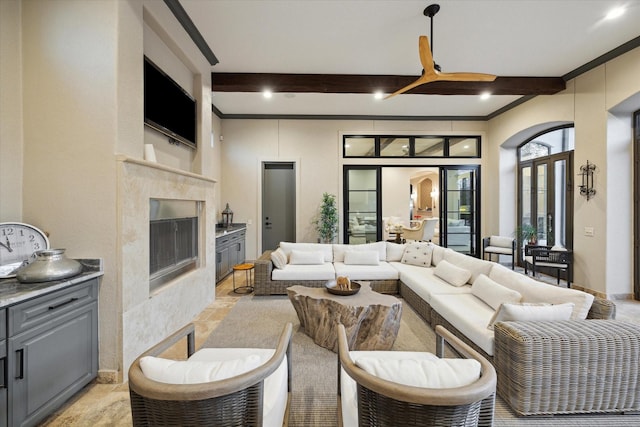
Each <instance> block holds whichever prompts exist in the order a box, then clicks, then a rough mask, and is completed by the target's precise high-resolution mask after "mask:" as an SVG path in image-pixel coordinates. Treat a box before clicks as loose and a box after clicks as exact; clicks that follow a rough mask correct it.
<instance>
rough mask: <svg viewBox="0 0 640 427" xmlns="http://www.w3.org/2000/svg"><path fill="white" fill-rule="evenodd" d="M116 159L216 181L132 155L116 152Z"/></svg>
mask: <svg viewBox="0 0 640 427" xmlns="http://www.w3.org/2000/svg"><path fill="white" fill-rule="evenodd" d="M116 160H117V161H119V162H124V163H133V164H136V165H140V166H146V167H149V168H154V169H159V170H161V171H165V172H171V173H175V174H178V175H183V176H188V177H189V178H195V179H200V180H202V181H207V182H211V183H213V184H215V183H217V182H218V181H216V180H215V179H212V178H207V177H206V176H203V175H199V174H197V173H193V172H187V171H183V170H182V169H176V168H172V167H170V166H165V165H162V164H160V163H156V162H149V161H146V160H141V159H135V158H133V157H129V156H126V155H124V154H118V155H117V156H116Z"/></svg>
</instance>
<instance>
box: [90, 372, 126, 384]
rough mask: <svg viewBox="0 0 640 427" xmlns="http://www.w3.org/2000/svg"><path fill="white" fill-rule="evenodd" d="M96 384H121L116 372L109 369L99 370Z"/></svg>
mask: <svg viewBox="0 0 640 427" xmlns="http://www.w3.org/2000/svg"><path fill="white" fill-rule="evenodd" d="M96 381H97V382H98V384H119V383H120V382H122V381H121V380H120V376H119V375H118V371H114V370H110V369H101V370H99V371H98V377H97V378H96Z"/></svg>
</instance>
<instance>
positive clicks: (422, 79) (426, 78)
mask: <svg viewBox="0 0 640 427" xmlns="http://www.w3.org/2000/svg"><path fill="white" fill-rule="evenodd" d="M432 81H434V79H433V78H431V77H430V76H427V75H426V74H425V75H422V76H421V77H419V78H418V80H416V81H415V82H413V83H411V84H409V85H407V86H405V87H403V88H402V89H399V90H397V91H395V92H393V93H392V94H391V95H387V96H386V97H385V98H384V99H389V98H392V97H394V96H396V95H400V94H401V93H405V92H406V91H408V90H411V89H413V88H414V87H417V86H420V85H423V84H425V83H429V82H432Z"/></svg>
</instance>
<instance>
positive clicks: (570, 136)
mask: <svg viewBox="0 0 640 427" xmlns="http://www.w3.org/2000/svg"><path fill="white" fill-rule="evenodd" d="M574 137H575V132H574V128H573V125H571V127H562V128H558V129H555V130H551V131H545V132H544V133H542V134H540V135H537V136H534V137H533V138H531V139H530V140H529V141H528V142H527V143H526V144H523V145H521V146H520V148H519V149H518V155H519V158H520V161H521V162H525V161H527V160H533V159H537V158H540V157H545V156H550V155H552V154H558V153H563V152H565V151H572V150H573V149H574V148H575V144H574Z"/></svg>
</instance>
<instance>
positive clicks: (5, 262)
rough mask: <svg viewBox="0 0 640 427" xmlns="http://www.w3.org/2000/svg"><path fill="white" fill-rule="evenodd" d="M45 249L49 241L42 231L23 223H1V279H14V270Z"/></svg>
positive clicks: (47, 247)
mask: <svg viewBox="0 0 640 427" xmlns="http://www.w3.org/2000/svg"><path fill="white" fill-rule="evenodd" d="M45 249H49V239H48V238H47V235H46V234H44V232H43V231H42V230H39V229H38V228H36V227H34V226H33V225H29V224H23V223H21V222H0V279H5V278H7V277H13V276H14V275H15V273H14V270H16V269H17V268H18V267H20V266H21V265H23V264H24V263H25V261H26V262H27V263H28V262H31V261H32V260H33V259H35V258H36V255H35V252H36V251H41V250H45Z"/></svg>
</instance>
